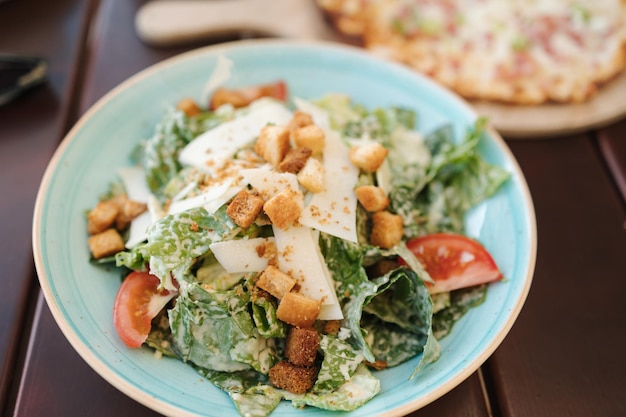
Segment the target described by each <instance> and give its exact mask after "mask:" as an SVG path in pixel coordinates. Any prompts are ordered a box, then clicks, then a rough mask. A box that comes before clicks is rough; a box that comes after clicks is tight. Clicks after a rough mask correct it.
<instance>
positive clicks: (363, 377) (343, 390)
mask: <svg viewBox="0 0 626 417" xmlns="http://www.w3.org/2000/svg"><path fill="white" fill-rule="evenodd" d="M379 391H380V381H379V380H378V378H376V377H375V376H373V375H372V373H371V372H370V371H369V370H368V369H367V367H366V366H365V365H359V367H358V368H357V370H356V372H355V373H354V375H352V377H351V378H350V380H348V381H347V382H345V383H344V384H343V385H341V386H340V387H339V388H337V389H336V390H335V391H332V392H329V393H323V394H316V393H313V392H308V393H306V394H292V393H289V392H285V398H286V399H288V400H291V401H292V403H293V406H294V407H298V408H302V407H304V406H306V405H310V406H313V407H317V408H322V409H324V410H333V411H352V410H356V409H357V408H359V407H360V406H362V405H363V404H365V403H366V402H368V401H369V400H370V399H372V398H373V397H374V396H375V395H376V394H378V392H379Z"/></svg>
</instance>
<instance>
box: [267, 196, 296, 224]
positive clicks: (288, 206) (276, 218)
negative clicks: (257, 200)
mask: <svg viewBox="0 0 626 417" xmlns="http://www.w3.org/2000/svg"><path fill="white" fill-rule="evenodd" d="M301 200H302V195H301V193H300V192H299V191H294V190H292V189H291V188H285V189H284V190H282V191H281V192H279V193H278V194H275V195H274V196H273V197H272V198H270V199H269V200H267V201H266V202H265V204H264V205H263V210H264V211H265V214H267V217H269V218H270V221H271V222H272V224H273V225H274V226H276V227H278V228H279V229H288V228H289V226H291V225H293V224H294V223H295V222H296V220H298V218H299V217H300V213H302V202H301Z"/></svg>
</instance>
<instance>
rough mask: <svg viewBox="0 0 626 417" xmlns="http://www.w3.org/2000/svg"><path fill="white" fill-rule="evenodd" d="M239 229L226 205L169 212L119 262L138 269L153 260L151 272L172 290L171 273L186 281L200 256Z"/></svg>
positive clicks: (120, 256)
mask: <svg viewBox="0 0 626 417" xmlns="http://www.w3.org/2000/svg"><path fill="white" fill-rule="evenodd" d="M238 230H239V228H238V226H237V225H236V224H235V223H233V221H232V220H231V219H230V217H228V214H226V208H225V207H222V208H221V209H220V210H218V211H217V212H215V213H208V212H207V211H206V210H205V209H203V208H202V207H198V208H194V209H191V210H188V211H185V212H182V213H177V214H172V215H168V216H166V217H164V218H163V219H161V220H159V221H157V222H155V223H153V224H152V225H151V226H150V228H149V229H148V233H147V234H148V241H147V242H146V243H144V244H142V245H139V246H137V247H135V248H133V249H132V250H131V251H130V252H121V253H119V254H118V255H117V256H116V258H117V265H118V266H122V265H123V266H127V267H129V268H131V269H137V267H138V265H141V264H145V263H146V262H149V263H150V272H151V273H152V274H154V275H156V276H157V277H159V278H160V279H161V285H162V286H164V287H165V288H168V289H169V288H172V284H171V283H170V282H169V280H170V279H171V277H170V274H172V275H173V277H174V278H176V279H177V280H179V281H182V280H184V279H185V277H186V276H187V271H188V270H189V268H190V267H191V266H192V265H193V263H194V262H195V261H196V259H197V258H199V257H201V256H203V255H204V254H205V253H207V252H208V251H209V245H210V244H211V243H213V242H217V241H221V240H224V239H226V238H229V237H231V236H233V235H235V234H236V233H237V231H238Z"/></svg>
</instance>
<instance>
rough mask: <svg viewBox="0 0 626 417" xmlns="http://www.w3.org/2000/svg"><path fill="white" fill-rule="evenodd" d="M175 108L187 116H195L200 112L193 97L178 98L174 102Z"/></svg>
mask: <svg viewBox="0 0 626 417" xmlns="http://www.w3.org/2000/svg"><path fill="white" fill-rule="evenodd" d="M176 108H177V109H178V110H180V111H182V112H183V113H185V114H186V115H187V116H189V117H193V116H197V115H198V114H200V107H199V106H198V105H197V104H196V102H195V101H193V99H190V98H184V99H182V100H180V101H179V102H178V103H177V104H176Z"/></svg>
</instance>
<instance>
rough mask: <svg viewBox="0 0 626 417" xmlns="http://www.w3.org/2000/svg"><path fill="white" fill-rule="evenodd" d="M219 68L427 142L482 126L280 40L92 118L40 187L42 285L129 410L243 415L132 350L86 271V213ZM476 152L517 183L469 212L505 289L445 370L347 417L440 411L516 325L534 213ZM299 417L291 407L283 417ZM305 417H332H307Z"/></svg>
mask: <svg viewBox="0 0 626 417" xmlns="http://www.w3.org/2000/svg"><path fill="white" fill-rule="evenodd" d="M219 55H224V56H226V57H227V58H229V59H230V60H232V61H233V62H234V67H233V76H232V78H231V79H230V80H229V85H233V86H236V85H250V84H255V83H262V82H270V81H274V80H277V79H283V80H285V81H286V82H287V83H288V86H289V89H290V93H291V94H292V95H293V96H299V97H303V98H316V97H320V96H321V95H323V94H324V93H327V92H340V93H346V94H348V95H350V96H351V97H352V98H353V99H354V100H355V101H356V102H359V103H362V104H364V105H366V106H369V107H374V106H388V105H402V106H408V107H411V108H414V109H415V110H416V111H417V112H418V114H419V125H420V130H423V131H424V132H429V131H431V130H433V129H435V128H436V127H438V126H440V125H441V124H443V123H447V122H452V123H453V125H454V128H455V130H456V132H457V133H458V134H459V135H461V134H462V133H464V132H465V131H466V129H467V128H468V126H470V125H472V123H473V121H474V120H475V119H476V117H477V116H476V115H475V114H474V113H473V111H472V110H470V107H469V106H468V105H467V104H466V103H465V102H463V101H462V100H460V99H459V98H457V97H456V96H455V95H453V94H451V93H449V92H448V91H446V90H444V89H442V88H441V87H439V86H437V85H435V84H434V83H432V82H431V81H429V80H428V79H426V78H424V77H421V76H419V75H417V74H415V73H414V72H411V71H409V70H406V69H404V68H402V67H400V66H398V65H395V64H391V63H388V62H385V61H381V60H378V59H375V58H373V57H372V56H370V55H367V54H366V53H365V52H362V51H360V50H357V49H355V48H352V47H348V46H342V45H336V44H324V43H303V42H293V41H283V40H278V41H275V40H271V41H267V40H263V41H258V40H257V41H246V42H235V43H229V44H223V45H220V46H213V47H208V48H204V49H199V50H195V51H192V52H189V53H186V54H183V55H180V56H177V57H175V58H172V59H169V60H167V61H164V62H161V63H159V64H157V65H155V66H153V67H151V68H149V69H147V70H144V71H142V72H141V73H139V74H137V75H135V76H134V77H132V78H130V79H129V80H128V81H126V82H124V83H123V84H121V85H120V86H119V87H117V88H115V89H114V90H113V91H111V92H110V93H109V94H107V95H106V96H105V97H104V98H102V99H101V100H100V101H99V102H98V103H97V104H96V105H94V106H93V108H91V109H90V110H89V111H88V112H87V113H86V114H85V116H84V117H83V118H82V119H81V120H80V121H79V122H78V123H77V124H76V126H75V127H74V128H73V129H72V131H71V132H70V133H69V134H68V135H67V137H66V138H65V139H64V141H63V142H62V144H61V146H60V147H59V148H58V150H57V152H56V153H55V155H54V157H53V159H52V161H51V162H50V165H49V167H48V169H47V171H46V173H45V176H44V178H43V181H42V184H41V188H40V191H39V195H38V198H37V203H36V207H35V217H34V225H33V245H34V256H35V263H36V266H37V272H38V275H39V280H40V282H41V287H42V289H43V293H44V295H45V298H46V301H47V302H48V305H49V307H50V309H51V311H52V314H53V315H54V317H55V319H56V321H57V323H58V324H59V326H60V328H61V330H62V331H63V333H64V334H65V336H66V337H67V338H68V339H69V341H70V343H71V344H72V345H73V347H74V348H75V349H76V350H77V351H78V353H79V354H80V355H81V356H82V357H83V358H84V360H85V361H87V363H89V365H91V366H92V367H93V368H94V369H95V370H96V371H97V372H98V373H99V374H100V375H102V377H103V378H105V379H106V380H107V381H109V382H110V383H111V384H113V385H114V386H115V387H117V388H118V389H120V390H121V391H123V392H124V393H126V394H127V395H129V396H130V397H132V398H134V399H135V400H137V401H139V402H140V403H142V404H145V405H146V406H148V407H151V408H153V409H154V410H156V411H158V412H160V413H163V414H167V415H176V416H202V415H207V413H210V414H211V415H227V414H235V413H236V411H235V408H234V406H233V405H232V402H231V400H230V398H229V397H228V396H227V395H226V394H225V393H223V392H221V391H220V390H219V389H217V388H215V387H214V386H213V385H212V384H211V383H210V382H208V381H206V380H203V379H202V378H201V377H200V376H199V375H198V374H197V373H196V372H195V371H194V370H193V369H192V368H191V367H189V366H187V365H185V364H183V363H182V362H179V361H177V360H174V359H157V358H155V356H154V355H153V354H152V353H151V352H150V351H149V350H148V349H135V350H132V349H128V348H126V347H125V346H124V345H123V343H122V342H121V341H120V339H118V337H117V335H116V332H115V329H114V328H113V321H112V306H113V299H114V297H115V293H116V291H117V288H118V286H119V274H118V272H116V271H110V270H106V269H103V268H98V267H95V266H93V265H91V264H90V263H89V250H88V247H87V242H86V240H87V234H86V222H85V215H84V213H85V212H86V210H88V209H89V208H90V207H93V206H94V205H95V203H96V202H97V200H98V196H99V195H101V194H102V193H103V192H104V191H105V190H107V187H108V185H109V183H110V182H111V181H112V180H114V178H115V174H114V170H115V168H117V167H120V166H125V165H130V164H131V161H130V159H129V155H130V154H131V152H132V150H133V148H134V147H135V145H136V144H137V143H138V141H139V140H141V139H143V138H147V137H149V136H150V135H151V134H152V132H153V129H154V126H155V124H156V122H157V121H158V120H159V119H160V117H161V115H162V114H163V113H162V112H163V109H164V104H165V103H175V102H176V101H178V100H179V99H180V98H182V97H187V96H189V97H195V98H197V99H200V96H201V94H202V93H201V92H202V89H203V87H204V85H205V83H206V81H207V79H208V77H209V75H210V74H211V72H212V71H213V69H214V68H215V66H216V62H217V58H218V56H219ZM480 151H481V152H482V154H483V155H484V157H485V158H486V159H487V160H488V161H490V162H492V163H495V164H498V165H500V166H502V167H504V168H505V169H507V170H508V171H510V172H511V175H512V178H511V180H510V181H509V182H508V183H507V184H506V186H505V187H504V188H503V189H502V190H501V191H500V192H499V193H498V194H497V195H496V196H494V197H493V198H491V199H490V200H489V201H487V202H485V203H483V204H482V205H481V206H480V207H478V208H477V209H475V210H474V211H473V212H472V214H471V215H470V216H469V218H468V220H467V223H468V224H467V226H468V231H469V234H470V235H471V236H473V237H475V238H478V239H479V240H480V241H481V242H483V243H484V244H485V246H486V247H487V248H488V249H489V251H491V253H492V254H493V256H494V258H495V260H496V262H497V263H498V265H499V266H500V268H501V269H502V271H503V273H504V276H505V277H506V279H505V280H504V281H502V282H499V283H496V284H493V285H491V287H490V289H489V293H488V297H487V300H486V302H485V303H484V304H482V305H481V306H480V307H478V308H475V309H473V310H471V311H470V312H469V313H468V314H467V315H466V316H465V317H463V318H462V319H461V320H460V321H459V322H458V323H457V324H456V325H455V327H454V329H453V331H452V333H451V334H450V335H449V336H447V337H445V338H444V339H443V340H441V348H442V352H441V358H440V359H439V361H437V362H436V363H434V364H432V365H431V366H429V367H428V368H426V369H425V370H424V371H423V372H422V373H421V374H420V375H419V376H418V377H417V378H415V379H414V380H411V381H409V379H408V378H409V375H410V374H411V372H412V371H413V369H414V368H415V364H416V363H417V362H416V359H414V360H412V361H409V362H408V363H405V364H403V365H400V366H398V367H396V368H392V369H388V370H385V371H382V372H379V373H378V374H377V375H378V376H379V377H380V379H381V387H382V390H381V392H380V394H379V395H378V396H376V397H375V398H374V399H373V400H371V401H370V402H369V403H367V404H366V405H365V406H363V407H362V408H360V409H359V410H358V411H356V412H354V413H347V415H358V416H374V415H376V416H379V415H384V416H399V415H404V414H407V413H409V412H411V411H413V410H416V409H418V408H420V407H423V406H424V405H426V404H428V403H430V402H432V401H434V400H435V399H437V398H439V397H440V396H442V395H443V394H445V393H446V392H448V391H450V390H451V389H452V388H454V387H455V386H457V385H458V384H460V383H461V382H462V381H463V380H464V379H466V378H467V377H468V376H469V375H471V374H472V373H473V372H474V371H475V370H476V369H477V368H478V367H479V366H480V365H481V364H482V363H483V362H484V361H485V360H486V359H487V358H488V357H489V355H491V354H492V353H493V351H494V350H495V349H496V348H497V346H498V345H499V344H500V343H501V342H502V340H503V338H504V337H505V335H506V334H507V332H508V331H509V329H510V328H511V326H512V325H513V322H514V320H515V319H516V317H517V316H518V314H519V312H520V309H521V308H522V304H523V303H524V300H525V298H526V295H527V293H528V290H529V287H530V283H531V279H532V273H533V270H534V264H535V256H536V229H535V218H534V212H533V206H532V202H531V198H530V195H529V192H528V189H527V186H526V183H525V180H524V178H523V176H522V173H521V171H520V169H519V167H518V165H517V163H516V161H515V160H514V158H513V156H512V155H511V152H510V151H509V149H508V148H507V146H506V145H505V143H504V142H503V141H502V139H501V138H500V137H499V136H498V135H497V134H496V133H495V132H493V131H490V132H489V133H488V134H487V135H485V137H484V138H483V141H482V143H481V144H480ZM209 410H210V411H209ZM293 413H294V409H293V408H292V407H291V405H290V403H284V404H281V405H280V406H279V407H278V408H277V409H276V411H275V412H274V414H273V416H276V417H278V416H287V415H290V416H292V415H293ZM298 414H302V415H307V416H310V415H315V416H317V415H331V414H333V413H331V412H327V411H323V410H318V409H314V408H307V409H305V410H300V411H298ZM342 415H346V413H342Z"/></svg>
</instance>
